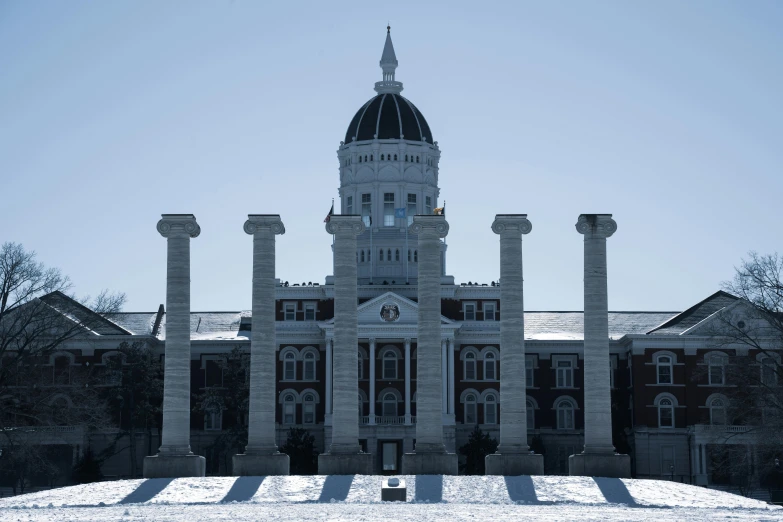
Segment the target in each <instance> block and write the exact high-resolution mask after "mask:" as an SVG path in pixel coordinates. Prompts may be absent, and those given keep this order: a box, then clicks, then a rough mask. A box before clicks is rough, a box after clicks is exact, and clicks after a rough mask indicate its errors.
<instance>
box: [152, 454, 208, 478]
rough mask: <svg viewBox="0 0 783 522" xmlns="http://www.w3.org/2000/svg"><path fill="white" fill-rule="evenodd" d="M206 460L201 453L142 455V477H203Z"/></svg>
mask: <svg viewBox="0 0 783 522" xmlns="http://www.w3.org/2000/svg"><path fill="white" fill-rule="evenodd" d="M206 469H207V460H206V459H205V458H204V457H202V456H201V455H193V454H190V455H166V456H162V455H153V456H150V457H144V472H143V475H144V478H177V477H203V476H204V471H205V470H206Z"/></svg>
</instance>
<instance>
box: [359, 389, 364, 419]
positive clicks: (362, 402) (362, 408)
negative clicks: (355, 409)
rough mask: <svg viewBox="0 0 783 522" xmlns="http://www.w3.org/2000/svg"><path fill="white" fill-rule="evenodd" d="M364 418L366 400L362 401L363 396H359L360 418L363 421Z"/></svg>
mask: <svg viewBox="0 0 783 522" xmlns="http://www.w3.org/2000/svg"><path fill="white" fill-rule="evenodd" d="M363 416H364V399H362V394H361V393H360V394H359V418H360V419H361V418H362V417H363Z"/></svg>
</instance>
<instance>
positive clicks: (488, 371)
mask: <svg viewBox="0 0 783 522" xmlns="http://www.w3.org/2000/svg"><path fill="white" fill-rule="evenodd" d="M495 379H497V360H496V359H495V354H494V353H492V352H487V353H485V354H484V380H485V381H494V380H495Z"/></svg>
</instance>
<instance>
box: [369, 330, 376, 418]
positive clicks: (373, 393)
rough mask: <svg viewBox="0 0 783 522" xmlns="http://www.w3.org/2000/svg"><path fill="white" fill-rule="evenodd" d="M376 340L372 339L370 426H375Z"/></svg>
mask: <svg viewBox="0 0 783 522" xmlns="http://www.w3.org/2000/svg"><path fill="white" fill-rule="evenodd" d="M375 363H376V361H375V339H370V424H375Z"/></svg>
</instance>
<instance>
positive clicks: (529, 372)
mask: <svg viewBox="0 0 783 522" xmlns="http://www.w3.org/2000/svg"><path fill="white" fill-rule="evenodd" d="M537 362H538V357H536V356H535V355H532V354H525V387H526V388H535V387H536V369H537V368H538V364H537Z"/></svg>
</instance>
